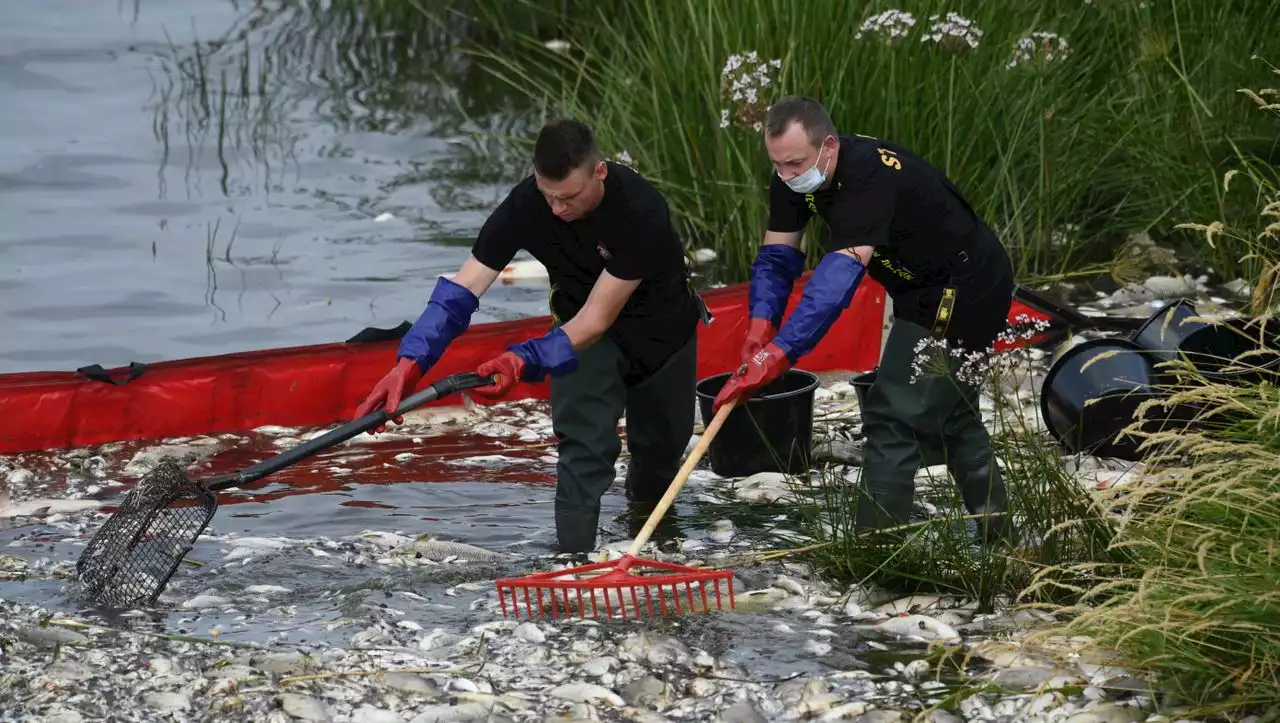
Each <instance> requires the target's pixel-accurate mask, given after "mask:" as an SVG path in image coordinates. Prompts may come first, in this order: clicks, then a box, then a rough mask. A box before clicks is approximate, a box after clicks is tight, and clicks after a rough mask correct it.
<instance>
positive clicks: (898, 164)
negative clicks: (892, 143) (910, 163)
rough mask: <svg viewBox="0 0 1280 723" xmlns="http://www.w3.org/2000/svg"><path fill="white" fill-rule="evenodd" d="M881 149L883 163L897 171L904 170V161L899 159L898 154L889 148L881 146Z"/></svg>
mask: <svg viewBox="0 0 1280 723" xmlns="http://www.w3.org/2000/svg"><path fill="white" fill-rule="evenodd" d="M879 151H880V162H881V163H883V164H885V165H886V166H888V167H890V168H892V169H894V170H895V171H900V170H902V161H900V160H898V156H897V154H896V153H894V152H893V151H891V150H889V149H888V148H881V149H879Z"/></svg>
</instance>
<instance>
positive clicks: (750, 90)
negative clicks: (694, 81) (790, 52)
mask: <svg viewBox="0 0 1280 723" xmlns="http://www.w3.org/2000/svg"><path fill="white" fill-rule="evenodd" d="M781 68H782V61H781V60H780V59H778V58H774V59H772V60H765V59H764V58H762V57H760V54H759V53H757V52H756V51H754V50H751V51H748V52H746V53H741V54H739V53H734V54H733V55H730V56H729V58H728V60H726V61H725V64H724V68H723V69H722V70H721V71H720V90H721V94H722V96H723V97H724V99H725V101H727V103H728V105H729V108H727V109H723V108H722V109H721V110H720V127H721V128H728V127H729V124H730V121H731V120H733V121H737V122H738V123H739V124H740V125H741V126H742V127H744V128H754V129H756V130H760V129H761V128H763V127H764V126H763V121H764V116H765V113H767V112H768V110H769V106H768V105H767V103H766V101H765V98H766V96H767V95H768V93H767V92H766V91H765V88H768V87H769V86H770V85H773V84H775V83H776V82H777V78H776V76H775V75H774V74H775V72H776V71H777V70H779V69H781Z"/></svg>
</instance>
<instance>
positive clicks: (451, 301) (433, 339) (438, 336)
mask: <svg viewBox="0 0 1280 723" xmlns="http://www.w3.org/2000/svg"><path fill="white" fill-rule="evenodd" d="M479 307H480V299H478V298H476V295H475V294H473V293H471V290H470V289H468V288H467V287H465V286H463V285H461V284H458V283H456V282H454V281H451V280H449V279H446V278H445V277H443V276H441V277H440V278H439V280H437V281H436V288H435V289H434V290H432V292H431V300H430V301H428V302H427V308H425V309H423V310H422V315H421V316H419V317H418V320H417V321H416V322H414V324H413V326H412V327H411V328H410V329H409V332H408V333H407V334H405V335H404V338H403V339H401V340H400V352H399V356H400V357H402V358H404V357H407V358H409V359H413V360H414V361H415V362H417V363H418V367H419V368H420V369H422V373H423V374H425V373H427V371H429V370H430V369H431V367H432V366H434V365H435V363H436V362H438V361H440V357H441V356H443V355H444V350H445V349H446V348H448V346H449V344H450V343H451V342H452V341H453V340H454V339H456V338H458V335H459V334H461V333H462V332H464V331H466V330H467V327H468V326H470V325H471V315H472V314H474V313H475V312H476V309H478V308H479Z"/></svg>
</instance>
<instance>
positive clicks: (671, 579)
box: [498, 555, 733, 619]
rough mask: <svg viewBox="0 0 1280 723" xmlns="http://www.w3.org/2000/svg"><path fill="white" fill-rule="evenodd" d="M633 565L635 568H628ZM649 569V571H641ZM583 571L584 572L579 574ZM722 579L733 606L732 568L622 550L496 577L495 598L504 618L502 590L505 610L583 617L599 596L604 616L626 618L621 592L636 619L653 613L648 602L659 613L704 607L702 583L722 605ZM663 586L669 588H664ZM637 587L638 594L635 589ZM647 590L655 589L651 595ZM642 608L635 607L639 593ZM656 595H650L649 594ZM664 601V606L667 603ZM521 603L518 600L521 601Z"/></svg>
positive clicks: (595, 612)
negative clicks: (604, 557) (613, 556)
mask: <svg viewBox="0 0 1280 723" xmlns="http://www.w3.org/2000/svg"><path fill="white" fill-rule="evenodd" d="M607 568H612V569H609V571H608V572H605V573H603V574H597V575H590V573H594V572H596V571H597V570H604V569H607ZM630 570H636V571H638V572H639V574H637V572H631V571H630ZM647 571H652V572H650V574H644V573H645V572H647ZM584 573H587V574H588V575H589V576H588V577H587V578H585V579H584V578H583V577H582V575H583V574H584ZM721 581H724V582H725V586H726V587H727V588H728V591H729V607H730V608H732V607H733V572H732V571H729V570H699V569H698V568H696V567H688V566H686V565H676V564H674V563H670V562H658V561H656V560H641V559H638V558H634V557H632V556H630V555H624V556H623V557H622V558H621V559H619V560H614V561H606V562H597V563H593V564H590V565H583V566H581V567H572V568H567V569H564V570H555V571H551V572H538V573H534V574H532V575H526V576H525V577H518V578H506V579H502V580H498V600H499V602H500V603H501V604H502V616H503V617H508V612H507V595H508V593H509V594H510V597H511V614H513V615H514V616H515V617H516V618H519V617H520V611H521V608H522V607H523V610H524V613H525V617H527V618H530V619H532V618H533V611H534V609H535V608H536V609H537V611H538V617H539V618H543V617H545V616H546V615H545V612H546V609H547V607H548V606H549V607H550V608H551V617H552V618H561V617H565V618H569V617H573V615H574V609H575V608H576V609H577V616H578V617H579V618H584V617H586V613H587V608H588V607H589V608H590V609H591V617H600V614H601V605H600V603H601V602H602V600H601V598H603V603H604V605H603V608H604V609H603V613H604V616H605V617H607V618H613V617H614V611H615V610H618V611H619V612H620V613H621V618H622V619H626V617H627V597H628V596H629V597H630V599H631V605H632V608H633V610H634V611H635V614H634V615H633V617H635V618H639V617H641V615H642V614H643V612H647V613H648V615H649V616H653V614H654V605H655V603H656V604H657V608H658V610H659V612H660V613H661V614H662V615H668V614H671V613H669V612H668V610H671V611H672V612H673V613H674V614H680V613H681V612H688V613H695V612H709V611H710V602H709V600H708V596H707V585H708V584H710V585H711V587H712V589H713V590H714V598H715V607H716V609H717V610H720V609H723V606H722V604H721V602H722V599H721V596H720V582H721ZM680 585H684V596H685V599H686V601H687V605H684V606H683V607H682V605H681V601H680V596H681V590H680V587H679V586H680ZM695 585H696V586H697V588H698V594H699V598H700V600H701V603H702V605H701V609H699V608H698V605H697V604H696V603H695V601H694V590H693V588H694V586H695ZM667 588H670V590H669V591H668V589H667ZM637 590H642V591H643V593H640V592H637ZM653 591H656V594H654V592H653ZM642 597H643V599H644V607H643V609H642V608H641V602H640V601H641V598H642ZM655 598H656V599H655ZM668 601H670V607H668ZM522 603H523V605H522Z"/></svg>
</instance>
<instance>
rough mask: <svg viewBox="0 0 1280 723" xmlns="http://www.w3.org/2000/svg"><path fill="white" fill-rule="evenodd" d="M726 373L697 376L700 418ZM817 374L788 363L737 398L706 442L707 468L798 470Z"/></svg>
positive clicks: (722, 471) (707, 413) (804, 455)
mask: <svg viewBox="0 0 1280 723" xmlns="http://www.w3.org/2000/svg"><path fill="white" fill-rule="evenodd" d="M729 376H730V373H727V372H726V373H724V374H717V375H715V376H713V377H707V378H706V379H703V380H702V381H700V382H698V386H697V389H696V391H697V396H698V408H699V409H700V410H701V412H702V419H703V420H704V421H706V422H710V421H711V419H712V417H713V416H714V415H713V414H712V412H711V405H712V404H713V403H714V402H715V399H716V395H717V394H719V393H720V389H721V388H722V387H724V385H725V382H727V381H728V380H729ZM817 388H818V377H817V376H816V375H814V374H812V373H810V372H806V371H803V370H801V369H790V370H788V371H787V372H786V373H784V374H783V375H782V376H781V377H779V378H778V379H775V380H774V381H773V382H771V383H770V384H768V385H766V386H765V387H763V388H762V389H761V390H760V391H759V392H758V393H757V394H756V396H754V397H752V398H751V399H750V400H748V401H747V403H746V404H739V405H738V406H737V407H736V408H735V409H734V410H733V411H732V412H730V413H729V416H728V417H727V418H726V419H725V420H724V426H722V427H721V428H720V431H719V432H718V433H717V434H716V436H715V438H714V439H712V440H711V444H710V445H708V446H707V459H708V460H709V461H710V462H711V471H713V472H715V473H716V474H718V475H720V476H722V477H747V476H750V475H753V474H756V473H757V472H784V473H787V474H801V473H803V472H807V471H808V470H809V463H810V459H811V458H812V456H813V399H814V392H815V391H816V390H817Z"/></svg>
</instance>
